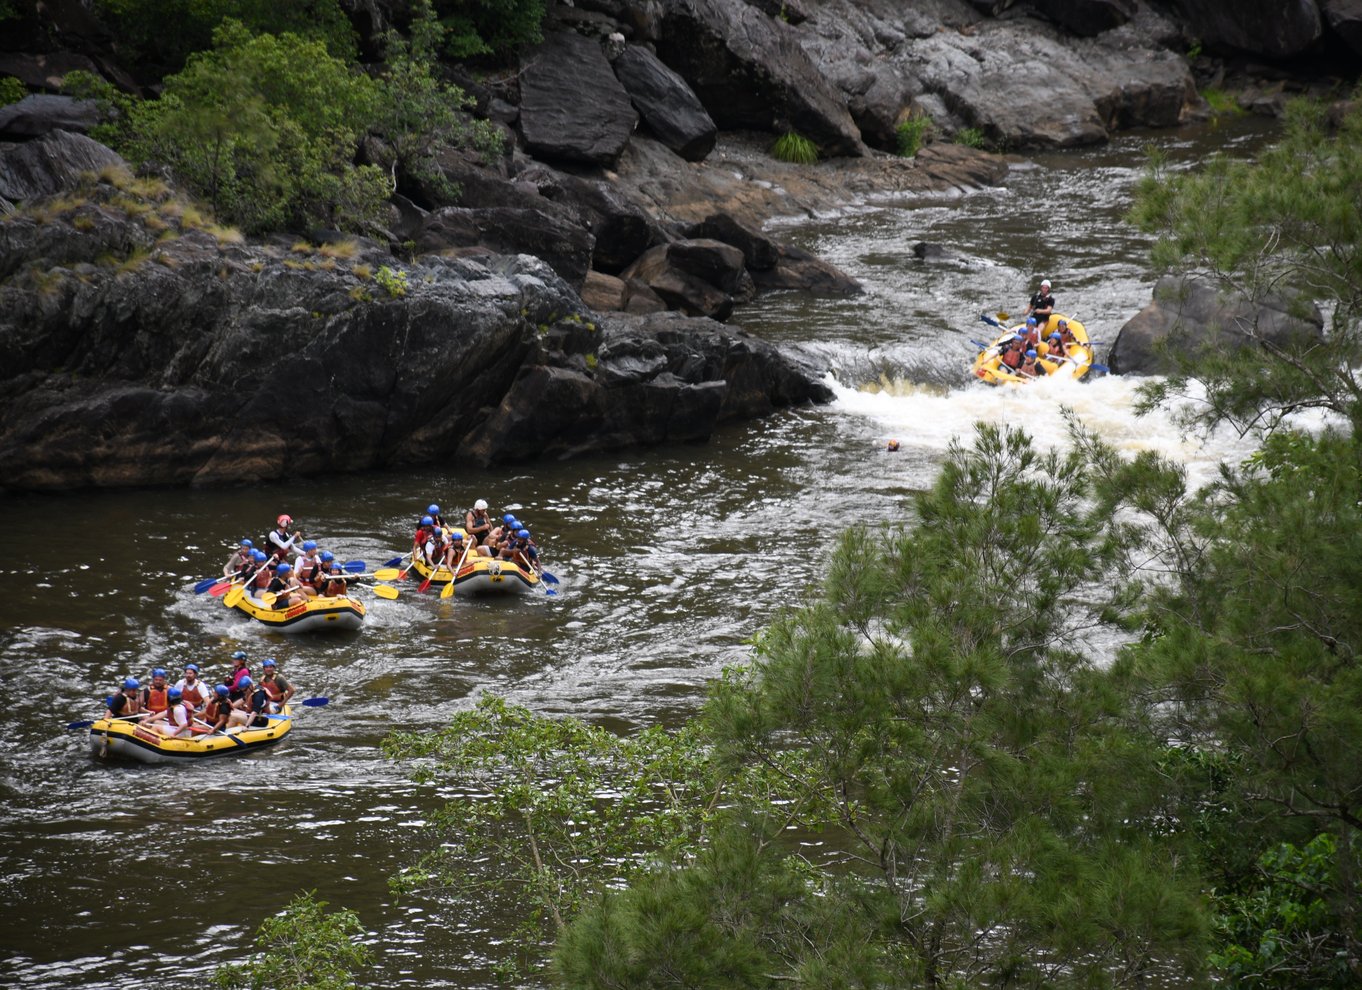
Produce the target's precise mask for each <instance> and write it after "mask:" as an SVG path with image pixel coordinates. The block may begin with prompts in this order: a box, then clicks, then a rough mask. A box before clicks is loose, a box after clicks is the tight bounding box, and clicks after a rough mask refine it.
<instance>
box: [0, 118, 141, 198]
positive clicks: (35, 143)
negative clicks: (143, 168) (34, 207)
mask: <svg viewBox="0 0 1362 990" xmlns="http://www.w3.org/2000/svg"><path fill="white" fill-rule="evenodd" d="M109 167H115V168H126V167H127V163H126V162H125V161H123V159H122V158H121V157H119V155H118V154H117V153H116V152H114V151H112V150H110V149H109V148H107V147H105V146H104V145H102V144H100V143H99V142H98V141H95V140H93V139H91V138H88V137H86V136H85V135H84V134H72V133H70V132H68V131H62V130H56V131H51V132H49V133H47V134H44V135H43V136H42V137H40V138H36V139H35V140H32V141H25V142H23V143H22V144H0V197H3V198H5V199H8V200H11V201H13V202H20V201H22V200H26V199H34V198H37V197H41V196H52V195H55V194H57V193H60V192H66V191H67V190H70V189H74V188H75V187H76V186H77V185H79V184H80V182H81V178H82V177H83V176H84V175H86V174H88V173H91V172H99V171H101V170H103V169H105V168H109Z"/></svg>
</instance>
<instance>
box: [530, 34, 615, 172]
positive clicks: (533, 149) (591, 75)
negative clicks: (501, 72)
mask: <svg viewBox="0 0 1362 990" xmlns="http://www.w3.org/2000/svg"><path fill="white" fill-rule="evenodd" d="M637 123H638V114H637V113H636V112H635V111H634V107H633V105H632V104H631V103H630V101H629V95H628V94H627V93H626V92H625V91H624V87H623V86H621V85H620V83H619V80H618V79H616V78H615V73H614V72H613V71H612V70H611V68H610V63H609V62H608V61H607V60H606V57H605V54H604V53H603V52H602V51H601V46H600V45H599V44H598V43H597V42H595V41H592V40H591V39H590V38H584V37H582V36H581V35H580V34H577V33H576V32H575V31H555V32H551V33H548V34H546V35H545V36H544V41H543V43H542V44H540V45H538V46H537V47H536V48H534V49H533V50H532V51H531V52H530V53H529V54H528V55H527V56H526V57H525V60H524V69H523V70H522V71H521V78H520V118H519V127H520V134H521V137H522V138H523V140H524V142H525V150H526V151H528V152H529V153H530V154H532V155H534V156H535V157H536V158H542V159H544V160H546V161H563V162H587V163H590V164H594V165H613V164H614V162H615V160H616V159H617V158H619V156H620V152H621V151H623V150H624V146H625V145H626V144H628V142H629V135H631V134H632V133H633V132H634V127H635V125H636V124H637Z"/></svg>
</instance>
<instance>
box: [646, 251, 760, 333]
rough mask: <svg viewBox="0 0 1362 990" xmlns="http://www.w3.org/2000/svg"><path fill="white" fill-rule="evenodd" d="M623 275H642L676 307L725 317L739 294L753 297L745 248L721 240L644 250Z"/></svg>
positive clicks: (687, 311)
mask: <svg viewBox="0 0 1362 990" xmlns="http://www.w3.org/2000/svg"><path fill="white" fill-rule="evenodd" d="M621 277H622V278H624V279H625V280H626V281H630V280H633V281H638V282H641V283H643V284H644V285H646V286H647V287H648V288H649V289H651V290H652V291H653V292H654V293H656V294H657V295H658V296H659V297H660V298H661V299H662V301H663V302H665V303H666V304H667V305H668V306H670V307H671V308H672V309H677V310H680V311H681V312H683V313H687V314H689V315H691V316H707V317H710V318H712V319H715V320H726V319H728V317H729V315H730V314H731V313H732V312H733V306H734V303H735V302H736V301H737V299H735V294H736V296H737V297H738V298H746V299H750V298H751V296H752V292H753V288H752V280H751V277H750V276H748V275H747V272H746V270H745V269H744V268H743V261H742V252H741V251H739V250H738V249H737V248H735V247H732V246H731V245H728V244H722V243H720V242H719V241H674V242H672V243H671V244H661V245H658V246H657V247H655V248H650V249H649V250H648V251H646V252H644V254H643V255H642V256H640V257H639V258H638V260H637V261H635V262H634V263H633V264H632V265H630V266H629V267H628V268H626V269H625V270H624V272H623V273H622V274H621Z"/></svg>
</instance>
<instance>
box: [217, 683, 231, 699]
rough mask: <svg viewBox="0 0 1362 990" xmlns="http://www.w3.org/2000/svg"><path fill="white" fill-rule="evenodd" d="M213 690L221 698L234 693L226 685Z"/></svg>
mask: <svg viewBox="0 0 1362 990" xmlns="http://www.w3.org/2000/svg"><path fill="white" fill-rule="evenodd" d="M213 690H214V691H216V692H217V693H218V697H219V698H225V697H227V695H229V694H231V693H232V692H231V691H230V690H229V689H228V687H227V685H226V684H219V685H218V686H217V687H215V688H213Z"/></svg>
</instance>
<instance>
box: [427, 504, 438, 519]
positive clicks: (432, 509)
mask: <svg viewBox="0 0 1362 990" xmlns="http://www.w3.org/2000/svg"><path fill="white" fill-rule="evenodd" d="M426 511H427V512H429V513H430V514H431V515H432V516H438V515H439V514H440V507H439V506H438V505H436V504H435V503H434V502H431V503H430V505H428V506H426Z"/></svg>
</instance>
